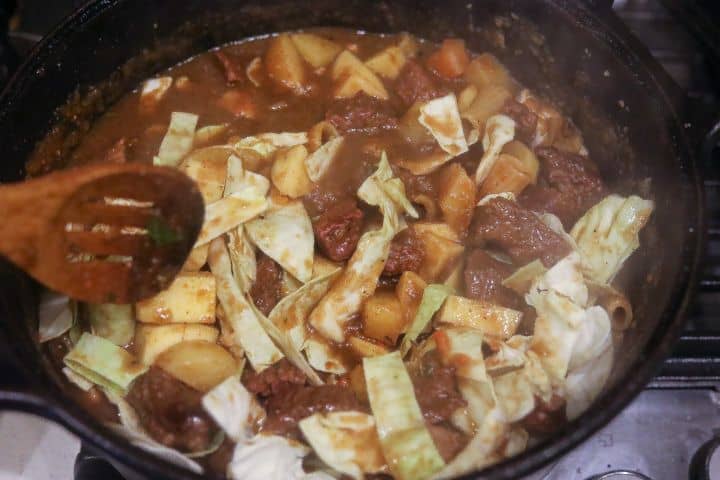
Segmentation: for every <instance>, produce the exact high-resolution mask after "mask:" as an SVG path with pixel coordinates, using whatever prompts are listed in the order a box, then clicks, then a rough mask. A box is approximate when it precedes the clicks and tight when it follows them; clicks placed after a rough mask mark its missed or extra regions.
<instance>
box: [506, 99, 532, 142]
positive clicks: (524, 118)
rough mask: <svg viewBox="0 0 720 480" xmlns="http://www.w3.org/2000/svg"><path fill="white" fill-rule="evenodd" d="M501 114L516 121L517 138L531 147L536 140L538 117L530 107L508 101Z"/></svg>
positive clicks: (511, 100)
mask: <svg viewBox="0 0 720 480" xmlns="http://www.w3.org/2000/svg"><path fill="white" fill-rule="evenodd" d="M501 113H504V114H505V115H507V116H508V117H510V118H512V119H513V120H515V136H516V138H517V139H519V140H520V141H522V142H523V143H525V144H526V145H531V144H532V141H533V139H534V138H535V130H536V129H537V122H538V117H537V115H535V114H534V113H533V112H532V111H531V110H530V109H529V108H528V107H526V106H525V105H523V104H522V103H520V102H517V101H515V100H513V99H512V98H511V99H508V101H507V102H505V105H504V106H503V109H502V111H501Z"/></svg>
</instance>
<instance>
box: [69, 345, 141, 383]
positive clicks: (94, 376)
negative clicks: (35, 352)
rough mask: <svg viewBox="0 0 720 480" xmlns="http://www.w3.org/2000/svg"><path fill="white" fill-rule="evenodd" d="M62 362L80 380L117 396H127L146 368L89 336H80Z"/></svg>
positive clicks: (132, 358) (119, 349) (123, 352)
mask: <svg viewBox="0 0 720 480" xmlns="http://www.w3.org/2000/svg"><path fill="white" fill-rule="evenodd" d="M63 361H64V363H65V365H66V366H67V367H68V368H69V369H70V370H72V371H73V372H75V373H77V374H78V375H80V376H81V377H84V378H86V379H87V380H89V381H91V382H92V383H94V384H96V385H99V386H101V387H103V388H104V389H107V390H109V391H111V392H113V393H116V394H118V395H124V394H125V393H127V391H128V389H129V388H130V384H131V383H132V382H133V380H135V379H136V378H137V377H139V376H140V375H142V374H143V373H145V372H146V371H147V368H148V367H147V366H145V365H143V364H142V363H140V362H138V361H136V360H135V358H134V357H133V356H132V355H131V354H130V353H129V352H128V351H127V350H125V349H123V348H121V347H118V346H117V345H115V344H114V343H112V342H111V341H109V340H106V339H104V338H102V337H98V336H96V335H93V334H91V333H83V335H82V337H80V340H79V341H78V343H77V344H76V345H75V347H74V348H73V349H72V350H70V352H69V353H68V354H67V355H65V358H64V359H63Z"/></svg>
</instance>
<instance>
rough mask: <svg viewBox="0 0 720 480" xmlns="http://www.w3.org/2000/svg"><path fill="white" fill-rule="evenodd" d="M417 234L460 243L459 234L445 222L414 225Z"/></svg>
mask: <svg viewBox="0 0 720 480" xmlns="http://www.w3.org/2000/svg"><path fill="white" fill-rule="evenodd" d="M413 228H414V229H415V232H417V233H418V234H420V235H424V234H428V233H431V234H433V235H437V236H438V237H441V238H446V239H448V240H450V241H451V242H455V243H460V237H459V236H458V234H457V233H456V232H455V230H453V229H452V228H450V225H448V224H447V223H443V222H417V223H416V224H414V225H413Z"/></svg>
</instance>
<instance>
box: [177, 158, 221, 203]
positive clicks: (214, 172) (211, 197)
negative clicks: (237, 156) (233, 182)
mask: <svg viewBox="0 0 720 480" xmlns="http://www.w3.org/2000/svg"><path fill="white" fill-rule="evenodd" d="M232 153H233V152H232V149H230V148H228V147H221V146H215V147H205V148H200V149H198V150H195V151H194V152H192V153H190V154H189V155H188V156H187V157H185V159H184V160H183V161H182V163H181V164H180V167H179V168H180V171H182V172H183V173H185V175H187V176H188V177H190V178H192V179H193V180H195V183H197V185H198V189H199V190H200V194H201V195H202V197H203V200H204V201H205V205H207V204H209V203H212V202H215V201H217V200H220V198H222V194H223V190H225V177H226V176H227V159H228V157H229V156H230V154H232Z"/></svg>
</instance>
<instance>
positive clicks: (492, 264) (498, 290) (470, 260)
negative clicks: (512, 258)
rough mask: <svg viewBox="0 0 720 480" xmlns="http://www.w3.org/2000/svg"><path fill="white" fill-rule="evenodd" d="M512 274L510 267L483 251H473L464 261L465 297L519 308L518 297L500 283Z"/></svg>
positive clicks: (519, 301)
mask: <svg viewBox="0 0 720 480" xmlns="http://www.w3.org/2000/svg"><path fill="white" fill-rule="evenodd" d="M512 273H513V267H512V266H511V265H508V264H507V263H503V262H501V261H499V260H496V259H494V258H493V257H491V256H490V255H488V254H487V253H485V252H484V251H483V250H480V249H475V250H473V251H472V252H471V253H470V255H468V257H467V260H465V269H464V270H463V278H464V280H465V295H466V296H467V297H469V298H475V299H478V300H484V301H486V302H490V303H494V304H497V305H502V306H503V307H508V308H515V309H517V308H521V307H522V305H523V303H524V302H522V301H521V299H520V297H519V296H518V295H517V294H516V293H515V292H514V291H512V290H510V289H509V288H507V287H504V286H503V285H502V281H503V280H505V279H506V278H507V277H509V276H510V275H512Z"/></svg>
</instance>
